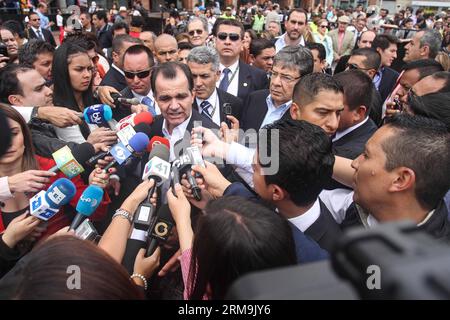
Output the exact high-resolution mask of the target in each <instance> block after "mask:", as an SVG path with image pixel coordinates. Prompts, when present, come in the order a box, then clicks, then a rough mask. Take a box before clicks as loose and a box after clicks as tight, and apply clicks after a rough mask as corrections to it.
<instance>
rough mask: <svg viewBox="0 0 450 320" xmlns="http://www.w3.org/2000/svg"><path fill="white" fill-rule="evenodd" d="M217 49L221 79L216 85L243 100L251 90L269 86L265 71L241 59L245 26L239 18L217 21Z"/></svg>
mask: <svg viewBox="0 0 450 320" xmlns="http://www.w3.org/2000/svg"><path fill="white" fill-rule="evenodd" d="M215 36H216V49H217V51H218V53H219V57H220V72H221V74H220V79H219V81H217V83H216V85H217V87H218V88H219V89H221V90H223V91H226V92H228V93H230V94H232V95H234V96H236V97H238V98H241V99H242V101H245V99H246V98H247V96H248V95H249V94H250V92H253V91H256V90H261V89H266V88H267V87H268V86H269V83H268V79H267V75H266V73H265V72H264V71H262V70H260V69H257V68H255V67H252V66H250V65H248V64H246V63H244V62H242V61H240V60H239V57H240V54H241V51H242V39H243V37H244V26H243V25H242V23H241V22H239V21H237V20H222V21H219V22H217V28H216V34H215Z"/></svg>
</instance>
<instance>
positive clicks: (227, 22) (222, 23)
mask: <svg viewBox="0 0 450 320" xmlns="http://www.w3.org/2000/svg"><path fill="white" fill-rule="evenodd" d="M220 26H233V27H238V28H240V29H241V40H242V39H243V38H244V33H245V30H244V25H243V24H242V22H240V21H237V20H234V19H217V21H216V23H215V25H214V33H213V34H214V35H215V36H216V37H217V32H219V27H220Z"/></svg>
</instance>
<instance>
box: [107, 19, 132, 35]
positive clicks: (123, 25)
mask: <svg viewBox="0 0 450 320" xmlns="http://www.w3.org/2000/svg"><path fill="white" fill-rule="evenodd" d="M121 29H125V30H126V33H127V34H128V33H130V27H129V26H128V23H126V22H124V21H117V22H115V23H114V24H113V25H112V27H111V34H112V35H113V36H114V33H115V32H116V30H121Z"/></svg>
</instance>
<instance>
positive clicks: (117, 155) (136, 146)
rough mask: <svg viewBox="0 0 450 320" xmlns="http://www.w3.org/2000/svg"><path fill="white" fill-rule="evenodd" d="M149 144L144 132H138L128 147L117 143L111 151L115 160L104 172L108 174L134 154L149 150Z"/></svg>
mask: <svg viewBox="0 0 450 320" xmlns="http://www.w3.org/2000/svg"><path fill="white" fill-rule="evenodd" d="M148 143H149V139H148V137H147V135H146V134H145V133H143V132H137V133H136V134H135V135H134V136H133V137H131V139H130V141H129V144H128V145H127V146H124V145H123V143H121V142H119V143H117V144H116V145H114V146H113V147H112V148H111V149H110V151H109V152H110V153H111V155H112V156H113V157H114V160H113V161H112V162H110V163H109V164H108V165H107V166H106V167H105V168H104V169H103V170H104V171H105V172H106V171H108V170H109V169H110V168H112V167H113V166H115V165H116V164H119V165H121V164H122V163H124V162H125V161H126V160H127V159H128V158H130V157H131V155H132V153H140V152H142V151H144V150H145V149H146V148H147V145H148Z"/></svg>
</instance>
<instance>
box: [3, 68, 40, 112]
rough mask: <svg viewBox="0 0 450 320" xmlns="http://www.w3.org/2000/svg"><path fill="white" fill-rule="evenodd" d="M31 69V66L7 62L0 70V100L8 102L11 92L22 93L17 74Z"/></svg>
mask: <svg viewBox="0 0 450 320" xmlns="http://www.w3.org/2000/svg"><path fill="white" fill-rule="evenodd" d="M30 70H33V68H32V67H26V66H22V65H18V64H15V63H11V64H8V65H7V66H6V67H4V68H3V69H1V71H0V101H1V102H4V103H8V104H9V101H8V97H9V96H10V95H13V94H20V95H23V90H22V86H21V85H20V82H19V78H18V74H19V73H24V72H28V71H30Z"/></svg>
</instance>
